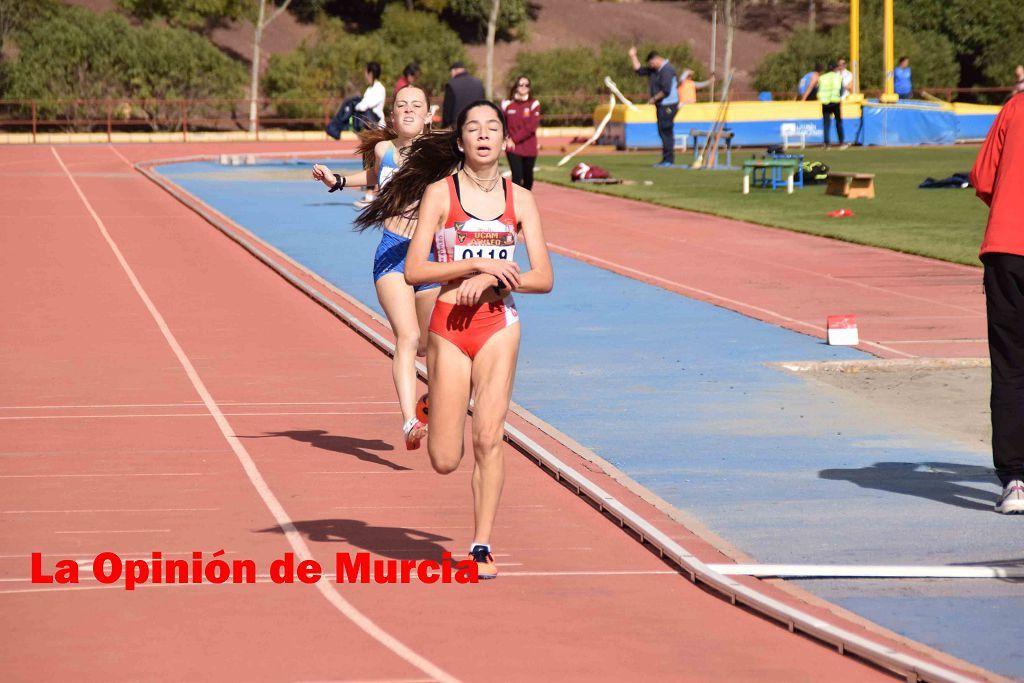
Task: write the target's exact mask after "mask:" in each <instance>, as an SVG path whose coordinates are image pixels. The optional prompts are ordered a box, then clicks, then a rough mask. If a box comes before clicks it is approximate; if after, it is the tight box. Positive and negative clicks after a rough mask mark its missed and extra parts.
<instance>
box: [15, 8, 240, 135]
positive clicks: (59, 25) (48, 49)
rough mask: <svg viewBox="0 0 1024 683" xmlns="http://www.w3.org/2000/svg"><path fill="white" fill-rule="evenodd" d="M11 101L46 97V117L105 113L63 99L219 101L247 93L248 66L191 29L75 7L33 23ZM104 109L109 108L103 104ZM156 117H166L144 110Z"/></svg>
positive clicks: (21, 37) (21, 43)
mask: <svg viewBox="0 0 1024 683" xmlns="http://www.w3.org/2000/svg"><path fill="white" fill-rule="evenodd" d="M15 40H16V42H17V44H18V47H19V50H20V53H19V57H18V60H17V61H16V62H14V63H13V64H12V65H11V67H10V71H9V75H8V86H9V87H8V92H7V94H6V96H7V97H9V98H12V99H35V100H43V104H42V106H41V107H40V114H41V115H43V116H50V117H66V118H71V117H74V116H76V115H78V116H83V115H88V116H91V117H95V116H97V115H98V114H97V113H96V112H95V111H93V112H86V111H82V110H76V109H74V108H73V107H72V106H71V105H69V104H67V103H59V102H56V100H124V99H144V98H165V99H166V98H170V99H176V98H180V99H200V98H206V99H215V98H237V97H241V96H242V95H243V92H244V91H243V89H242V86H243V84H244V83H245V69H244V68H243V67H242V66H241V65H239V64H237V63H235V62H233V61H232V60H231V59H229V58H228V57H226V56H225V55H224V54H222V53H221V52H220V51H219V50H217V49H216V48H215V47H214V46H213V45H212V44H210V43H209V41H207V40H206V39H204V38H202V37H201V36H198V35H196V34H194V33H192V32H190V31H187V30H184V29H173V28H166V27H162V26H157V25H148V26H142V27H135V26H132V25H130V24H129V23H128V21H127V20H126V19H125V18H124V17H121V16H119V15H117V14H114V13H106V14H102V15H97V14H95V13H93V12H90V11H88V10H83V9H79V8H69V9H67V10H65V11H62V12H60V13H58V14H56V15H55V16H52V17H51V18H49V19H44V20H42V21H37V22H34V23H31V24H30V25H28V26H27V27H26V28H25V30H24V31H23V32H22V33H19V34H18V35H17V36H16V38H15ZM96 109H97V110H100V111H103V112H105V106H104V107H96ZM142 111H143V113H144V114H145V115H146V116H148V117H149V118H150V119H151V120H153V121H154V125H155V120H156V119H160V118H163V117H164V112H160V111H158V110H157V109H156V108H155V105H145V106H143V107H142Z"/></svg>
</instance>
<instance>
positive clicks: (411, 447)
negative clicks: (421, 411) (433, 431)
mask: <svg viewBox="0 0 1024 683" xmlns="http://www.w3.org/2000/svg"><path fill="white" fill-rule="evenodd" d="M402 433H403V434H405V449H406V450H407V451H415V450H416V449H418V448H419V447H420V441H422V440H423V437H425V436H426V435H427V425H425V424H423V423H422V422H420V421H419V420H418V419H417V418H415V417H413V418H410V419H409V421H408V422H406V423H405V424H404V425H402Z"/></svg>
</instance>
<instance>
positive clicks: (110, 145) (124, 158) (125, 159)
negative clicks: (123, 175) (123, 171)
mask: <svg viewBox="0 0 1024 683" xmlns="http://www.w3.org/2000/svg"><path fill="white" fill-rule="evenodd" d="M107 147H109V148H110V151H111V152H113V153H114V154H116V155H117V158H118V159H120V160H121V161H123V162H124V163H126V164H128V165H129V166H131V165H132V162H130V161H128V159H127V158H126V157H125V156H124V155H123V154H121V152H120V151H119V150H118V149H117V147H114V146H113V145H112V144H110V143H109V142H108V143H107ZM132 175H134V174H132Z"/></svg>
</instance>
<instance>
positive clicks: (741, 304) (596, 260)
mask: <svg viewBox="0 0 1024 683" xmlns="http://www.w3.org/2000/svg"><path fill="white" fill-rule="evenodd" d="M548 248H549V249H551V250H552V251H554V252H555V253H557V254H561V255H562V256H568V257H569V258H574V259H577V260H579V261H584V262H587V263H592V264H594V265H602V266H605V267H606V268H607V269H609V270H612V271H613V272H614V271H616V270H618V271H622V272H627V273H632V274H633V275H635V276H636V277H638V278H640V279H642V280H644V279H645V280H649V281H650V280H653V281H655V282H660V283H661V284H663V285H667V286H669V287H673V288H677V289H681V290H685V291H688V292H693V293H694V294H698V295H700V296H701V297H704V298H705V299H714V300H715V301H721V302H723V303H726V304H730V307H738V308H743V309H746V310H749V311H757V312H758V313H763V314H765V315H767V316H771V317H773V318H776V319H778V320H784V321H786V322H788V323H792V324H794V325H800V326H802V327H805V328H808V329H811V330H814V331H815V332H818V333H820V334H823V333H825V332H827V330H826V329H825V328H824V327H821V326H820V325H814V324H813V323H808V322H804V321H803V320H797V319H796V318H790V317H789V316H787V315H783V314H781V313H779V312H777V311H773V310H771V309H768V308H762V307H761V306H755V305H753V304H749V303H746V302H745V301H738V300H736V299H730V298H729V297H726V296H722V295H721V294H715V293H714V292H709V291H708V290H706V289H700V288H698V287H691V286H689V285H684V284H683V283H681V282H676V281H675V280H668V279H666V278H663V277H658V276H657V275H652V274H651V273H647V272H644V271H642V270H637V269H636V268H630V267H629V266H624V265H622V264H621V263H615V262H614V261H608V260H605V259H603V258H600V257H598V256H593V255H592V254H587V253H585V252H582V251H577V250H576V249H570V248H569V247H563V246H560V245H558V244H554V243H552V242H548ZM711 303H712V304H713V303H714V301H712V302H711ZM733 310H736V309H735V308H734V309H733ZM737 312H739V313H742V311H737ZM860 345H861V346H872V347H874V348H878V349H884V350H885V351H888V352H889V353H895V354H897V355H900V356H906V357H907V358H913V357H914V356H913V355H912V354H909V353H905V352H903V351H899V350H897V349H891V348H889V347H888V346H884V345H882V344H879V343H878V342H872V341H866V340H865V341H861V343H860Z"/></svg>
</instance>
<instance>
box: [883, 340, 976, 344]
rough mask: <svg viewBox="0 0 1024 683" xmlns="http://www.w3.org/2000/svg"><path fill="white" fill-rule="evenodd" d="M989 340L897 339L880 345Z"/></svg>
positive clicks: (965, 342) (959, 342) (963, 342)
mask: <svg viewBox="0 0 1024 683" xmlns="http://www.w3.org/2000/svg"><path fill="white" fill-rule="evenodd" d="M987 341H988V339H897V340H895V341H884V342H879V343H880V344H978V343H982V344H984V343H985V342H987Z"/></svg>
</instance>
